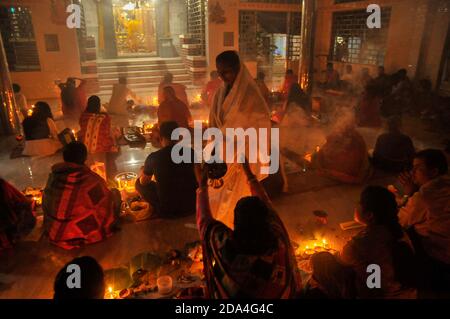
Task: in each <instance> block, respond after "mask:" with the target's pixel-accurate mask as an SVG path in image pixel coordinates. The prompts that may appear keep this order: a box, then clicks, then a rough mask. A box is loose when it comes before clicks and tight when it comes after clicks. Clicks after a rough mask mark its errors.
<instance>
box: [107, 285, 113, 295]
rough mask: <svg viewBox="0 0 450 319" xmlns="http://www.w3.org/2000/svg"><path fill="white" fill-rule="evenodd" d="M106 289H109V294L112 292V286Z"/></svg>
mask: <svg viewBox="0 0 450 319" xmlns="http://www.w3.org/2000/svg"><path fill="white" fill-rule="evenodd" d="M108 291H109V293H110V294H112V293H113V287H111V286H109V287H108Z"/></svg>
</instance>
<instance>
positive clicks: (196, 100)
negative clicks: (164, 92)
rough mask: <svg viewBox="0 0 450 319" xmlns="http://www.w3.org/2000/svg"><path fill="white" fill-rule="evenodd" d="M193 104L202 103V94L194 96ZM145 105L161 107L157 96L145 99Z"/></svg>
mask: <svg viewBox="0 0 450 319" xmlns="http://www.w3.org/2000/svg"><path fill="white" fill-rule="evenodd" d="M192 102H193V103H200V102H202V95H201V94H196V95H195V96H194V98H193V99H192ZM145 103H146V104H147V105H153V106H158V105H159V99H158V97H157V96H153V97H150V96H147V97H146V98H145Z"/></svg>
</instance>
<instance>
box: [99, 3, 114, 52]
mask: <svg viewBox="0 0 450 319" xmlns="http://www.w3.org/2000/svg"><path fill="white" fill-rule="evenodd" d="M98 6H99V22H100V23H99V26H100V28H102V29H101V30H99V35H102V36H103V41H101V42H100V46H99V47H102V45H103V58H105V59H115V58H117V46H116V32H115V26H114V13H113V5H112V0H102V1H101V2H100V3H99V4H98Z"/></svg>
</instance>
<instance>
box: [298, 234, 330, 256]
mask: <svg viewBox="0 0 450 319" xmlns="http://www.w3.org/2000/svg"><path fill="white" fill-rule="evenodd" d="M321 252H329V253H332V254H334V253H336V252H337V251H336V250H335V249H332V248H331V245H330V243H329V242H328V241H327V240H326V239H325V238H324V239H322V240H319V241H314V242H313V243H312V244H310V245H306V246H304V247H299V248H297V250H296V252H295V254H296V255H297V256H299V257H306V258H309V257H311V256H312V255H314V254H317V253H321Z"/></svg>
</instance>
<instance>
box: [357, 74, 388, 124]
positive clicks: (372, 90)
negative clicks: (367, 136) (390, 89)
mask: <svg viewBox="0 0 450 319" xmlns="http://www.w3.org/2000/svg"><path fill="white" fill-rule="evenodd" d="M382 98H383V93H382V91H381V89H380V88H379V87H378V86H377V85H376V84H375V82H373V81H372V82H370V83H369V84H367V86H366V88H365V92H364V94H363V95H362V97H361V100H360V101H359V105H358V107H357V109H356V121H357V123H358V126H359V127H374V128H377V127H381V124H382V122H381V114H380V108H381V102H382Z"/></svg>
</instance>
